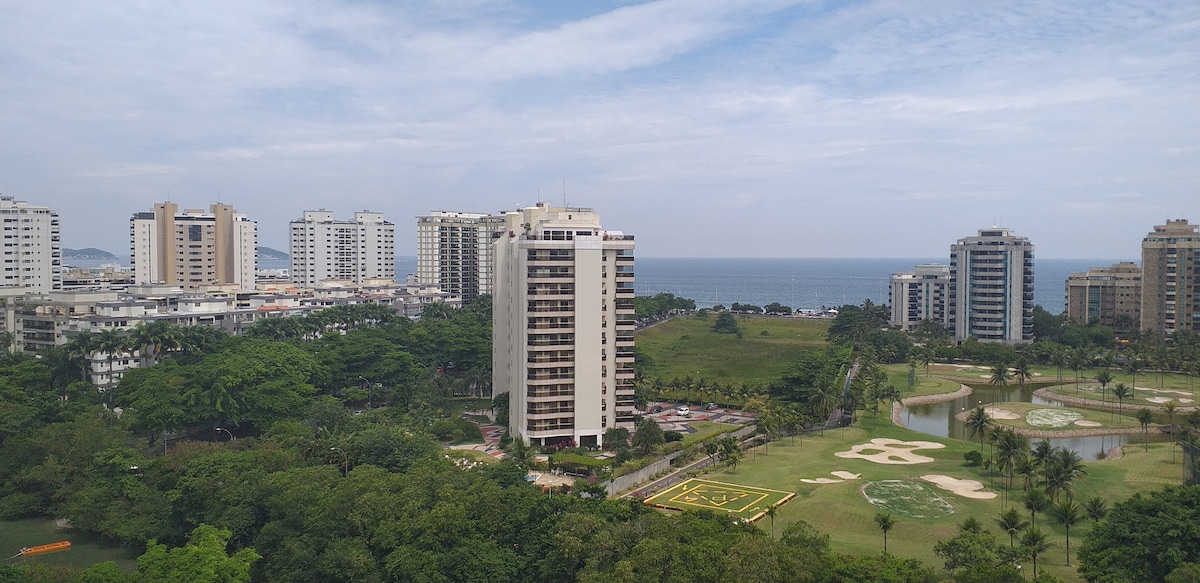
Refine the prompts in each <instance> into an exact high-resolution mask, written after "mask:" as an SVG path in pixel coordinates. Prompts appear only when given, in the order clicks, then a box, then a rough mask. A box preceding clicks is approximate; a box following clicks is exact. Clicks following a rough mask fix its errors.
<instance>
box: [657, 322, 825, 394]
mask: <svg viewBox="0 0 1200 583" xmlns="http://www.w3.org/2000/svg"><path fill="white" fill-rule="evenodd" d="M715 321H716V317H715V316H713V315H709V316H708V317H707V318H700V317H698V316H682V317H677V318H672V319H671V320H668V321H666V322H663V323H662V324H658V325H657V326H652V327H650V328H647V329H645V330H642V331H640V332H638V334H637V346H638V349H639V351H640V352H642V353H643V354H645V355H646V356H648V357H650V359H651V360H652V365H651V367H650V369H649V371H648V373H647V374H648V376H651V377H659V378H662V379H664V380H670V379H672V378H675V377H680V378H682V377H686V376H691V377H697V376H703V377H705V378H708V379H712V380H714V381H720V382H723V383H742V382H750V383H763V382H768V381H771V380H774V379H775V378H777V377H778V376H779V375H780V374H782V373H783V372H784V371H785V370H787V368H788V366H789V365H790V364H791V363H792V361H793V360H794V355H795V353H796V350H797V349H799V348H808V347H822V346H824V345H825V334H826V332H827V331H828V330H829V320H809V319H801V318H768V317H750V316H739V317H738V326H739V327H741V330H742V337H741V338H738V337H737V336H736V335H733V334H718V333H716V332H713V331H712V325H713V322H715ZM764 332H765V333H766V334H764Z"/></svg>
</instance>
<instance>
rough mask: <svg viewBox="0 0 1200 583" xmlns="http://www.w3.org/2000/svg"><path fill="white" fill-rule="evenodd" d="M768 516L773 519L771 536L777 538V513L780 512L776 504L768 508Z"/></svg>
mask: <svg viewBox="0 0 1200 583" xmlns="http://www.w3.org/2000/svg"><path fill="white" fill-rule="evenodd" d="M766 514H767V518H770V519H771V538H775V515H776V514H778V510H777V507H776V506H771V507H768V508H767V513H766Z"/></svg>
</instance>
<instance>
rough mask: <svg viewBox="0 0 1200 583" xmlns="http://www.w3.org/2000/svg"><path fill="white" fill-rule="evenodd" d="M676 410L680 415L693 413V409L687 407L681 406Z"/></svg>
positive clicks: (687, 415)
mask: <svg viewBox="0 0 1200 583" xmlns="http://www.w3.org/2000/svg"><path fill="white" fill-rule="evenodd" d="M675 411H676V413H678V414H679V416H680V417H691V415H692V410H691V409H689V408H687V407H680V408H678V409H676V410H675Z"/></svg>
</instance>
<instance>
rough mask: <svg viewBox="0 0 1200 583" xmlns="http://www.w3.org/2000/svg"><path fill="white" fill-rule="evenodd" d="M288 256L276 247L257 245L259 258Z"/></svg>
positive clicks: (285, 257) (284, 257)
mask: <svg viewBox="0 0 1200 583" xmlns="http://www.w3.org/2000/svg"><path fill="white" fill-rule="evenodd" d="M288 257H289V255H288V254H287V253H284V252H283V251H280V250H278V249H272V248H270V247H263V246H262V245H259V247H258V258H259V259H287V258H288Z"/></svg>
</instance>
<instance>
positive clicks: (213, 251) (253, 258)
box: [129, 202, 258, 289]
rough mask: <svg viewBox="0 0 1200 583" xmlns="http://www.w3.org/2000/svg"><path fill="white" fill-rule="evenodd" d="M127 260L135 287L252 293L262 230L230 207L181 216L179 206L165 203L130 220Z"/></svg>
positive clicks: (216, 205) (136, 214) (212, 206)
mask: <svg viewBox="0 0 1200 583" xmlns="http://www.w3.org/2000/svg"><path fill="white" fill-rule="evenodd" d="M129 256H130V258H131V260H132V262H133V277H134V281H135V282H136V283H162V284H167V285H173V286H179V287H182V288H184V289H197V288H200V287H203V286H208V285H237V286H241V287H242V288H244V289H253V288H254V276H255V270H256V269H257V267H258V224H257V223H255V222H254V221H252V220H250V219H249V218H247V217H246V216H244V215H240V214H238V213H236V212H235V211H234V210H233V207H232V206H230V205H227V204H214V205H209V211H208V212H204V211H202V210H185V211H183V212H179V205H177V204H175V203H173V202H162V203H158V204H155V205H154V210H152V211H149V212H139V213H135V214H134V215H133V218H131V219H129Z"/></svg>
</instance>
